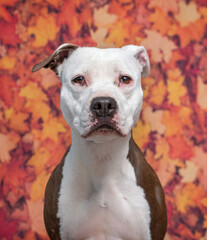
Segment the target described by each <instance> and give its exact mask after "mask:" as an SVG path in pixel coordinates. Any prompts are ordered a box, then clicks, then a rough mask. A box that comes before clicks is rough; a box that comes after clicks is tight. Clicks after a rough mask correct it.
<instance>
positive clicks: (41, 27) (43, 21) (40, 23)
mask: <svg viewBox="0 0 207 240" xmlns="http://www.w3.org/2000/svg"><path fill="white" fill-rule="evenodd" d="M58 31H59V28H58V27H57V26H56V20H55V18H54V16H52V15H48V16H39V17H38V18H37V21H36V25H35V26H29V27H28V35H31V34H34V36H35V40H34V42H33V46H34V47H43V46H45V45H46V44H47V43H48V41H52V40H54V39H55V37H56V34H57V33H58Z"/></svg>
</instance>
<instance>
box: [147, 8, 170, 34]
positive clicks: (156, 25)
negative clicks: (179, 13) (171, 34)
mask: <svg viewBox="0 0 207 240" xmlns="http://www.w3.org/2000/svg"><path fill="white" fill-rule="evenodd" d="M148 21H150V22H152V27H151V29H152V30H158V31H159V32H160V33H162V34H165V33H167V32H168V31H170V28H171V26H172V20H171V19H170V18H169V17H168V15H167V14H166V13H165V12H164V11H163V9H160V8H156V9H155V12H154V13H152V14H150V15H149V17H148Z"/></svg>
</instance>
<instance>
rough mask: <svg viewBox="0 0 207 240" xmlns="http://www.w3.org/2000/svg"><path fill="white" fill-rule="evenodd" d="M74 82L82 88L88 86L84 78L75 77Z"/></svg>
mask: <svg viewBox="0 0 207 240" xmlns="http://www.w3.org/2000/svg"><path fill="white" fill-rule="evenodd" d="M72 82H73V83H74V84H79V85H81V86H84V85H86V81H85V78H84V77H83V76H78V77H75V78H74V79H73V80H72Z"/></svg>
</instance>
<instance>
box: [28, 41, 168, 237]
mask: <svg viewBox="0 0 207 240" xmlns="http://www.w3.org/2000/svg"><path fill="white" fill-rule="evenodd" d="M43 67H44V68H50V69H52V70H53V71H54V72H55V73H56V74H57V75H58V76H59V78H60V80H61V82H62V87H61V93H60V99H61V100H60V106H61V110H62V113H63V115H64V118H65V120H66V121H67V123H68V124H69V125H70V127H71V136H72V145H71V146H70V148H69V150H68V151H67V152H66V154H65V156H64V157H63V159H62V161H61V162H60V163H59V165H58V166H57V167H56V168H55V170H54V171H53V173H52V174H51V176H50V179H49V181H48V183H47V187H46V191H45V204H44V221H45V226H46V230H47V232H48V235H49V237H50V239H53V240H57V239H62V240H80V239H87V240H89V239H90V240H102V239H107V240H115V239H116V240H118V239H119V240H121V239H122V240H162V239H163V238H164V235H165V232H166V227H167V211H166V204H165V197H164V191H163V189H162V186H161V184H160V181H159V179H158V177H157V175H156V173H155V172H154V170H153V169H152V168H151V167H150V165H149V164H148V163H147V162H146V160H145V158H144V156H143V154H142V152H141V150H140V149H139V147H138V146H137V145H136V143H135V142H134V140H133V138H132V133H131V130H132V128H133V126H134V125H135V124H136V122H137V120H138V119H139V116H140V111H141V108H142V102H143V91H142V87H141V78H144V77H147V76H148V74H149V72H150V64H149V57H148V54H147V52H146V50H145V48H144V47H143V46H134V45H127V46H124V47H122V48H108V49H99V48H94V47H79V46H76V45H73V44H63V45H61V46H60V47H58V48H57V49H56V50H55V51H54V53H53V54H52V55H51V56H50V57H48V58H47V59H45V60H44V61H42V62H40V63H38V64H36V65H35V66H34V67H33V69H32V71H33V72H35V71H37V70H39V69H41V68H43Z"/></svg>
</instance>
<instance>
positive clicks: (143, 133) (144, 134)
mask: <svg viewBox="0 0 207 240" xmlns="http://www.w3.org/2000/svg"><path fill="white" fill-rule="evenodd" d="M132 132H133V136H134V140H135V142H136V143H137V145H138V146H139V147H140V148H141V149H143V148H144V145H145V144H146V143H147V142H148V140H149V133H150V125H149V123H145V124H144V123H143V122H142V121H141V120H139V121H138V123H137V124H136V126H135V127H134V128H133V131H132Z"/></svg>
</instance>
